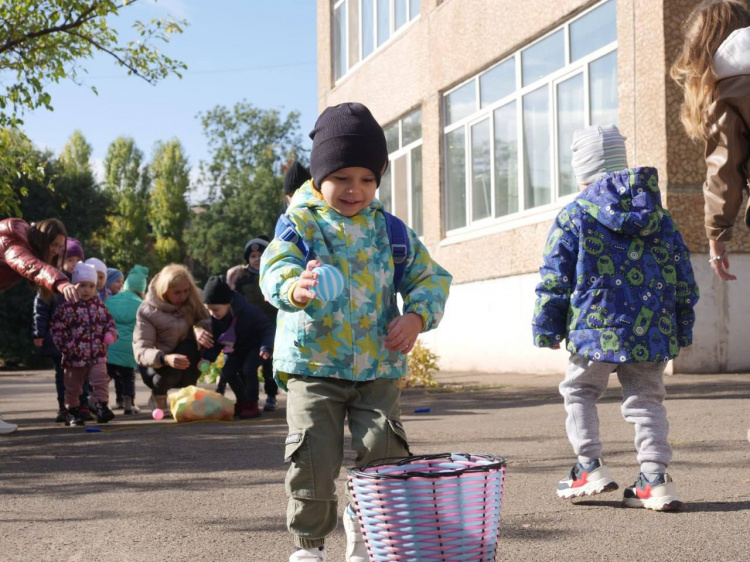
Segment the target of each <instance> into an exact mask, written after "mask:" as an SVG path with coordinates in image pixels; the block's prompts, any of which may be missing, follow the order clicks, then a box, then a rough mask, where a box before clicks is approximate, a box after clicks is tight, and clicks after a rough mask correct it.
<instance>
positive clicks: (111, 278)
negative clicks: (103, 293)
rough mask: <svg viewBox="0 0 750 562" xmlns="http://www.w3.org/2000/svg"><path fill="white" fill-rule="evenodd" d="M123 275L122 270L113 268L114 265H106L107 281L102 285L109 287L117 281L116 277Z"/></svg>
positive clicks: (122, 276) (119, 277) (121, 277)
mask: <svg viewBox="0 0 750 562" xmlns="http://www.w3.org/2000/svg"><path fill="white" fill-rule="evenodd" d="M124 277H125V276H124V275H123V274H122V271H120V270H119V269H115V268H114V267H108V268H107V283H106V284H105V285H104V286H105V287H107V288H109V286H110V285H111V284H112V283H114V282H115V281H117V280H118V279H123V278H124Z"/></svg>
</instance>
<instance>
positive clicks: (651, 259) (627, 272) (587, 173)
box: [533, 125, 698, 511]
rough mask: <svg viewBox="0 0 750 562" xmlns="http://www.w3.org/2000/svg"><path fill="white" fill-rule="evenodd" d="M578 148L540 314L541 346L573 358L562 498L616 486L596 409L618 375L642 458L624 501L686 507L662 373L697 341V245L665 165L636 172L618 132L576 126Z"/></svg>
mask: <svg viewBox="0 0 750 562" xmlns="http://www.w3.org/2000/svg"><path fill="white" fill-rule="evenodd" d="M571 148H572V150H573V171H574V172H575V175H576V180H577V181H578V183H579V185H580V187H581V189H582V192H581V194H580V195H579V196H578V197H577V198H576V200H575V201H573V202H572V203H570V204H569V205H567V206H566V207H565V208H564V209H563V210H562V211H560V213H559V214H558V216H557V220H556V221H555V224H554V225H553V227H552V229H551V231H550V235H549V239H548V241H547V245H546V246H545V248H544V265H542V267H541V268H540V273H541V275H542V282H541V283H540V284H539V285H538V286H537V290H536V292H537V295H538V299H537V301H536V309H535V311H534V320H533V332H534V344H535V345H537V346H538V347H551V348H553V349H559V347H560V343H561V342H562V340H563V339H566V340H567V349H568V351H570V353H571V356H570V360H569V363H568V370H567V374H566V376H565V380H564V381H563V382H562V383H561V384H560V393H561V394H562V396H563V398H564V401H565V409H566V411H567V413H568V418H567V422H566V428H567V432H568V438H569V440H570V442H571V444H572V445H573V449H574V451H575V453H576V454H577V455H578V463H577V464H576V465H575V466H574V467H573V469H572V470H571V472H570V474H569V476H568V477H567V478H566V479H565V480H562V481H561V482H560V483H559V484H558V488H557V494H558V496H560V497H562V498H573V497H577V496H583V495H594V494H599V493H602V492H609V491H613V490H616V489H617V488H618V486H617V484H616V483H615V482H614V480H613V479H612V477H611V476H610V473H609V470H608V468H607V467H606V466H604V464H603V463H602V460H601V456H602V443H601V441H600V439H599V419H598V416H597V410H596V402H597V400H598V399H599V398H600V397H601V396H602V394H604V391H605V390H606V389H607V381H608V379H609V375H610V374H611V373H613V372H616V373H617V377H618V379H619V381H620V384H621V385H622V392H623V402H622V414H623V417H624V418H625V420H626V421H628V422H630V423H632V424H634V425H635V444H636V449H637V450H638V462H639V463H640V465H641V473H640V475H639V476H638V478H637V480H636V482H635V484H634V485H633V486H632V487H629V488H626V489H625V493H624V502H625V505H627V506H628V507H645V508H647V509H653V510H657V511H665V510H674V509H680V508H682V506H683V503H682V501H681V500H680V498H679V497H678V496H677V493H676V491H675V488H674V484H673V482H672V479H671V478H670V477H669V475H668V474H667V473H666V468H667V466H668V465H669V462H670V460H671V458H672V448H671V446H670V444H669V440H668V431H669V423H668V421H667V414H666V409H665V408H664V405H663V401H664V397H665V389H664V380H663V374H664V369H665V368H666V366H667V361H668V360H670V359H673V358H675V357H677V354H678V353H679V351H680V348H681V347H687V346H689V345H690V344H691V343H692V331H693V323H694V322H695V314H694V312H693V308H694V307H695V303H696V302H697V301H698V287H697V286H696V284H695V280H694V278H693V269H692V266H691V265H690V252H689V251H688V249H687V247H686V246H685V243H684V242H683V240H682V236H680V233H679V231H678V230H677V227H676V225H675V224H674V222H673V221H672V217H671V216H670V214H669V213H668V212H667V211H666V210H665V209H664V208H663V207H662V205H661V196H660V192H659V183H658V175H657V171H656V170H655V169H654V168H633V169H628V168H627V160H626V152H625V139H624V137H623V136H622V135H621V134H620V132H619V131H618V130H617V127H615V126H614V125H609V126H605V127H599V126H594V127H588V128H586V129H583V130H579V131H576V133H575V134H574V137H573V144H572V147H571Z"/></svg>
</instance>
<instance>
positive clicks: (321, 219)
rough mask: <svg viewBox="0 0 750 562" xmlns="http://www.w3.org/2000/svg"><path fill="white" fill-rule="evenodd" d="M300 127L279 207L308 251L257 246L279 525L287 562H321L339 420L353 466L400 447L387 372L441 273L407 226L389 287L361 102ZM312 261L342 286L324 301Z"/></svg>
mask: <svg viewBox="0 0 750 562" xmlns="http://www.w3.org/2000/svg"><path fill="white" fill-rule="evenodd" d="M310 136H311V137H312V139H313V146H312V152H311V154H310V171H311V175H312V179H311V180H309V181H308V182H307V183H305V184H304V185H303V186H302V187H301V188H300V189H299V190H297V192H296V193H295V194H294V196H293V198H292V201H291V203H290V205H289V208H288V209H287V217H288V219H289V220H290V221H291V222H292V224H293V225H294V227H295V228H296V231H297V233H299V236H301V237H302V238H303V239H304V240H305V241H306V243H307V245H308V246H309V249H310V251H311V257H310V258H309V261H306V260H305V257H304V256H303V254H302V251H301V250H300V248H298V246H297V245H295V243H293V242H291V241H285V240H282V239H280V238H284V236H283V235H280V237H279V238H276V239H274V240H273V241H272V242H271V244H270V245H269V246H268V248H267V249H266V251H265V252H263V256H262V258H261V271H260V275H261V278H260V284H261V289H262V291H263V293H264V295H265V296H266V298H267V299H268V300H269V301H270V302H271V303H272V304H273V305H274V306H276V307H277V308H278V309H279V310H280V312H279V315H278V324H277V329H276V343H275V345H274V358H273V366H274V371H275V372H276V376H277V380H278V381H279V384H280V386H282V388H283V387H284V385H286V387H287V391H288V400H287V422H288V425H289V435H288V436H287V439H286V451H285V457H286V459H287V462H289V463H290V466H289V471H288V473H287V478H286V490H287V495H288V496H289V504H288V510H287V524H288V526H289V530H290V531H291V532H292V533H293V535H294V541H295V546H296V547H297V550H295V551H294V552H293V553H292V555H291V557H290V558H289V560H291V561H302V560H308V561H310V560H323V559H324V556H325V553H324V548H323V546H324V542H325V538H326V536H327V535H329V534H330V533H331V532H332V531H333V530H334V529H335V528H336V520H337V498H336V477H337V475H338V473H339V470H340V468H341V463H342V460H343V450H344V423H345V419H346V418H348V421H349V429H350V431H351V434H352V449H354V450H355V452H356V459H355V464H356V465H357V466H362V465H364V464H366V463H368V462H370V461H372V460H375V459H379V458H383V457H398V456H407V455H408V454H409V449H408V444H407V441H406V435H405V433H404V429H403V426H402V425H401V421H400V405H399V388H398V386H397V382H398V379H399V378H400V377H401V376H403V375H404V373H405V371H406V354H407V353H408V352H409V351H410V350H411V348H412V347H413V346H414V343H415V341H416V339H417V336H418V335H419V333H420V332H424V331H427V330H430V329H432V328H434V327H436V326H437V324H438V322H439V321H440V319H441V317H442V316H443V310H444V307H445V302H446V299H447V298H448V289H449V286H450V282H451V276H450V274H449V273H448V272H447V271H445V270H444V269H443V268H442V267H440V266H439V265H438V264H437V263H436V262H435V261H434V260H433V259H432V258H431V257H430V254H429V252H428V251H427V249H426V248H425V247H424V245H423V244H422V242H421V241H420V240H419V237H418V236H417V235H416V234H415V233H414V232H412V231H411V230H408V229H407V230H408V231H407V235H408V244H406V246H408V248H409V249H408V253H407V254H406V257H405V262H404V271H403V277H402V278H401V281H400V283H399V284H398V286H397V287H396V286H395V285H394V283H395V282H394V263H393V256H392V248H391V246H390V245H389V236H388V232H387V230H386V219H385V215H384V213H383V211H384V209H383V205H382V203H380V202H379V201H378V200H377V199H376V198H375V192H376V190H377V188H378V184H379V183H380V178H381V175H382V174H383V173H384V171H385V169H386V166H387V163H388V149H387V148H386V142H385V134H384V133H383V129H382V128H381V127H380V125H378V123H377V121H375V119H374V118H373V116H372V115H371V114H370V112H369V110H368V109H367V108H366V107H365V106H363V105H361V104H357V103H345V104H341V105H338V106H335V107H329V108H328V109H326V110H325V111H324V112H323V113H322V114H321V115H320V117H319V118H318V121H317V123H316V124H315V128H314V129H313V131H312V133H311V134H310ZM321 264H328V265H332V266H334V267H336V268H338V269H339V271H340V272H341V273H342V274H343V278H344V283H343V292H342V293H341V294H340V295H338V296H337V297H334V298H332V299H331V300H328V301H324V300H322V299H321V298H318V297H319V296H320V297H322V296H323V293H321V295H316V291H317V290H319V289H320V287H319V286H318V285H317V283H318V274H317V273H315V272H313V269H314V268H315V267H317V266H319V265H321ZM397 291H398V292H399V293H400V294H401V295H402V297H403V303H404V306H403V308H404V314H403V315H400V314H399V311H398V308H397V303H396V292H397ZM344 528H345V530H346V535H347V556H346V559H347V560H350V559H351V560H367V551H366V549H365V544H364V540H363V538H362V533H361V531H360V528H359V523H358V522H357V519H356V517H355V516H354V514H353V511H352V510H351V508H350V507H349V508H347V509H346V510H345V514H344Z"/></svg>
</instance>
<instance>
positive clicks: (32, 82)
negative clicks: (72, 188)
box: [0, 0, 186, 214]
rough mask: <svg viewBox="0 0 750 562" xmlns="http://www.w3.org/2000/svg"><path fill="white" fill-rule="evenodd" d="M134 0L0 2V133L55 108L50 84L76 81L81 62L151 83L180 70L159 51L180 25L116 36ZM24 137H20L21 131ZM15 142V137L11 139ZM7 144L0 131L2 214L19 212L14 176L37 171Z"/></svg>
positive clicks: (147, 25) (138, 26)
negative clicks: (108, 61)
mask: <svg viewBox="0 0 750 562" xmlns="http://www.w3.org/2000/svg"><path fill="white" fill-rule="evenodd" d="M137 1H138V0H121V3H118V2H116V1H114V0H13V1H12V2H7V1H6V2H0V73H1V74H2V75H3V81H2V83H0V128H9V129H15V130H19V127H20V125H22V124H23V120H22V117H21V116H22V114H23V112H24V111H26V110H33V109H36V108H39V107H44V108H46V109H50V110H51V109H53V106H52V96H51V95H50V94H49V92H48V87H49V85H50V84H53V83H57V82H60V81H62V80H66V79H72V80H74V81H76V80H77V77H78V76H79V74H80V73H81V72H82V71H85V68H84V67H83V66H82V63H83V62H84V61H86V60H87V59H91V58H93V57H94V56H95V55H97V54H104V55H106V56H109V57H111V58H112V59H113V60H114V61H115V62H116V64H118V65H120V66H121V67H123V68H124V69H125V70H126V71H127V72H128V74H132V75H135V76H138V77H140V78H142V79H143V80H146V81H147V82H149V83H152V84H153V83H156V82H157V81H159V80H160V79H163V78H165V77H167V76H169V75H171V74H177V75H178V76H180V72H181V71H182V70H183V69H185V68H186V67H185V65H184V64H183V63H182V62H180V61H177V60H174V59H172V58H170V57H168V56H166V55H165V54H163V53H161V52H160V51H159V49H158V44H160V43H167V42H169V40H170V38H171V36H172V35H174V34H177V33H182V29H183V27H184V25H185V22H184V21H174V20H168V19H152V20H151V21H149V22H141V21H136V22H135V23H134V24H133V32H134V36H133V37H132V38H131V39H123V38H121V37H120V35H119V33H118V31H117V29H115V28H114V27H111V23H112V18H113V17H116V16H118V15H120V14H121V13H122V12H123V10H125V9H127V8H129V7H130V6H131V5H133V4H135V3H136V2H137ZM20 134H21V135H22V133H20ZM10 140H12V139H10ZM10 140H9V138H8V137H6V136H5V134H0V171H1V172H2V175H0V214H6V213H12V214H16V213H17V212H18V211H19V207H18V199H17V194H16V193H15V192H14V190H13V187H12V186H13V182H14V178H17V177H18V176H19V175H25V176H33V177H34V179H36V180H38V181H40V180H41V178H40V176H39V174H41V170H40V169H39V168H38V167H32V166H29V165H28V163H27V162H24V161H19V160H18V159H17V158H14V156H13V153H12V151H11V152H10V153H9V152H8V150H7V149H8V147H9V146H10Z"/></svg>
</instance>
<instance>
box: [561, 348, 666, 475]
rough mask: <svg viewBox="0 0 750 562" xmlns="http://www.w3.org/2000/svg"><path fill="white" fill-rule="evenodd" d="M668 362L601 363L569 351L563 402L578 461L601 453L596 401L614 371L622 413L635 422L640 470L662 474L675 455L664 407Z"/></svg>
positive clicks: (597, 456) (596, 457)
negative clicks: (620, 398) (620, 390)
mask: <svg viewBox="0 0 750 562" xmlns="http://www.w3.org/2000/svg"><path fill="white" fill-rule="evenodd" d="M666 366H667V364H666V363H665V362H659V363H654V362H641V363H624V364H622V365H617V364H614V363H601V362H597V361H589V360H588V359H586V358H584V357H582V356H580V355H576V354H571V356H570V360H569V361H568V371H567V373H566V374H565V380H564V381H563V382H561V383H560V394H562V396H563V398H564V400H565V411H566V412H568V417H567V420H566V422H565V427H566V429H567V431H568V439H569V440H570V443H571V445H573V450H574V451H575V453H576V455H578V456H579V461H581V462H583V461H582V459H583V458H586V459H592V460H593V459H598V458H600V457H601V456H602V442H601V440H600V439H599V415H598V413H597V410H596V402H597V401H598V400H599V398H601V397H602V395H603V394H604V392H605V391H606V390H607V382H608V380H609V375H610V374H611V373H612V372H615V371H616V372H617V378H618V379H619V381H620V385H621V386H622V406H621V411H622V416H623V417H624V418H625V421H627V422H629V423H632V424H633V425H635V448H636V450H637V451H638V462H639V463H640V465H641V472H646V473H653V472H663V471H664V469H665V468H666V467H667V466H668V465H669V461H670V460H671V459H672V447H671V446H670V444H669V441H668V439H667V435H668V433H669V422H668V421H667V411H666V408H664V404H663V402H664V397H665V395H666V391H665V389H664V378H663V377H664V369H665V368H666Z"/></svg>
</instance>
